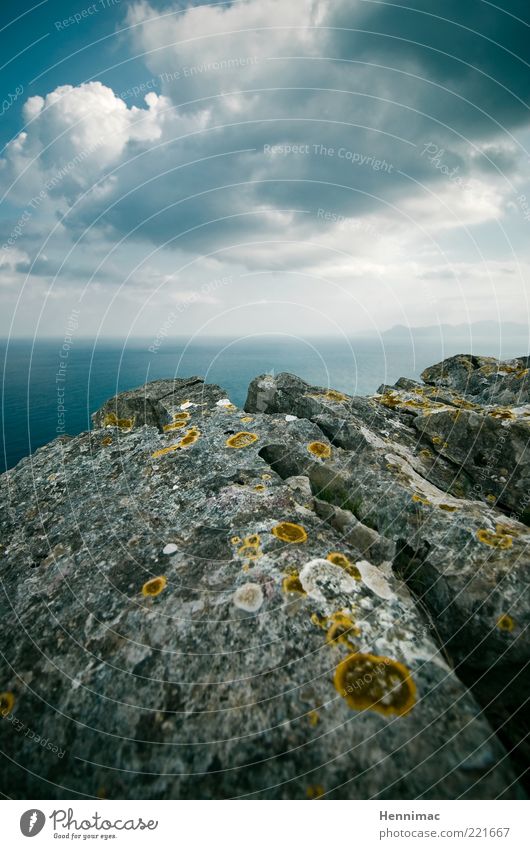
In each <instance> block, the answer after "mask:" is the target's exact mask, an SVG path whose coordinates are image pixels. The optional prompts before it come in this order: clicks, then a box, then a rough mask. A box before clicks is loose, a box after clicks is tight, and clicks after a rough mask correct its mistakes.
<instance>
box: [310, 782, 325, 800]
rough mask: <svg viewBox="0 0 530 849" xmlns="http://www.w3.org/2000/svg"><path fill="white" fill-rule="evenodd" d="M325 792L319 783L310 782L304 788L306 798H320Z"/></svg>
mask: <svg viewBox="0 0 530 849" xmlns="http://www.w3.org/2000/svg"><path fill="white" fill-rule="evenodd" d="M325 792H326V791H325V790H324V788H323V787H322V785H321V784H310V785H309V787H308V788H307V790H306V794H307V798H308V799H320V798H321V796H323V795H324V793H325Z"/></svg>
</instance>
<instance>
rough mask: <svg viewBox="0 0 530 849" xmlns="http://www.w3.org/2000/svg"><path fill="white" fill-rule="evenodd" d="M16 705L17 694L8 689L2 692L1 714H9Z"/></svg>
mask: <svg viewBox="0 0 530 849" xmlns="http://www.w3.org/2000/svg"><path fill="white" fill-rule="evenodd" d="M14 706H15V696H14V694H13V693H12V692H11V691H9V690H6V691H5V692H4V693H0V716H7V714H8V713H11V711H12V710H13V708H14Z"/></svg>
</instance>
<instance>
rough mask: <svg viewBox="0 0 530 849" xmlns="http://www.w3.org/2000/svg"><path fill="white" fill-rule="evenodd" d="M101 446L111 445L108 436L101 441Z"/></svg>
mask: <svg viewBox="0 0 530 849" xmlns="http://www.w3.org/2000/svg"><path fill="white" fill-rule="evenodd" d="M101 444H102V445H112V438H111V437H110V436H106V437H105V439H102V440H101Z"/></svg>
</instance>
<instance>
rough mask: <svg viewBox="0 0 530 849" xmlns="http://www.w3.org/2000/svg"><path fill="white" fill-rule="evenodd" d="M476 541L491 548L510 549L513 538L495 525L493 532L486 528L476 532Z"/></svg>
mask: <svg viewBox="0 0 530 849" xmlns="http://www.w3.org/2000/svg"><path fill="white" fill-rule="evenodd" d="M477 539H478V541H479V542H482V543H484V545H491V546H492V547H493V548H502V549H506V548H511V547H512V543H513V537H512V536H511V535H510V534H508V533H507V532H506V531H505V530H504V529H503V528H502V526H500V525H497V530H496V531H495V532H493V531H489V530H488V529H487V528H480V530H478V531H477Z"/></svg>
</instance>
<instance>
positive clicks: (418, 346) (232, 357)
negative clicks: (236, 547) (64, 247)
mask: <svg viewBox="0 0 530 849" xmlns="http://www.w3.org/2000/svg"><path fill="white" fill-rule="evenodd" d="M62 344H63V341H62V340H42V341H38V342H36V343H33V342H32V341H28V340H21V339H18V340H14V341H10V342H9V343H8V342H6V341H3V342H2V343H0V346H1V347H0V350H1V353H2V362H3V364H4V375H3V387H2V437H3V451H2V458H1V460H2V467H3V469H2V470H4V469H6V468H11V467H12V466H14V465H15V464H16V463H17V462H18V461H19V460H20V459H21V458H22V457H25V456H27V455H28V454H31V453H32V452H33V451H35V449H37V448H39V447H40V446H42V445H45V444H46V443H47V442H49V441H50V440H52V439H54V438H55V437H56V436H57V435H58V432H59V433H60V432H62V431H61V430H60V428H61V427H63V426H64V432H66V433H68V434H71V435H75V434H77V433H80V432H81V431H83V430H88V429H89V428H90V413H92V412H94V411H95V410H97V409H98V407H100V406H101V404H102V403H103V402H104V401H105V400H106V399H107V398H110V397H111V396H112V395H115V394H116V392H121V391H123V390H125V389H131V388H133V387H135V386H140V385H141V384H143V383H145V382H146V381H148V380H154V379H156V378H173V377H189V376H191V375H200V376H202V377H204V378H205V379H206V380H207V381H209V382H212V383H218V384H220V385H221V386H223V387H224V388H225V389H226V391H227V395H228V396H229V397H230V398H231V399H232V401H233V402H234V403H235V404H237V405H238V406H242V405H243V404H244V401H245V397H246V391H247V387H248V384H249V382H250V381H251V380H252V378H253V377H255V376H256V375H258V374H263V373H265V372H267V373H273V374H274V373H275V374H278V373H279V372H281V371H290V372H293V373H295V374H298V375H299V376H300V377H303V378H304V379H306V380H307V381H309V382H310V383H314V384H318V385H320V386H331V387H333V388H335V389H339V390H340V391H342V392H347V393H348V394H357V395H365V394H369V393H371V392H374V391H375V390H376V389H377V387H378V386H379V385H380V384H381V383H394V382H395V381H396V380H397V379H398V377H400V376H401V375H405V376H407V377H419V375H420V372H421V371H422V370H423V369H424V368H425V367H426V366H428V365H432V364H433V363H436V362H439V361H440V360H441V359H443V358H444V357H447V356H451V355H453V354H456V353H463V352H469V351H470V350H471V348H470V344H469V338H467V339H465V338H462V339H455V338H451V339H450V340H447V339H444V340H442V338H441V337H437V335H436V334H432V338H431V335H429V334H427V335H425V334H420V336H419V337H417V338H415V337H410V336H409V335H408V334H407V333H404V334H402V335H401V336H399V334H398V338H390V337H389V338H385V337H382V338H379V339H378V338H375V337H374V338H370V337H359V338H356V339H350V340H346V339H342V340H338V341H337V340H330V339H311V340H305V341H304V340H293V339H292V338H288V337H284V336H281V335H278V336H276V335H267V336H263V337H252V338H251V339H242V340H237V341H227V340H226V339H206V340H205V339H203V340H201V341H200V342H194V343H193V344H190V345H188V344H187V343H186V341H181V342H174V341H172V342H171V344H170V343H169V342H167V341H166V342H165V343H164V345H163V346H162V347H161V348H160V349H159V350H158V352H157V353H153V352H150V351H149V345H150V344H151V342H150V341H144V340H138V339H136V340H131V341H128V342H127V343H126V344H123V343H121V342H109V341H98V342H97V344H95V345H94V343H93V342H89V341H87V340H79V339H75V340H74V341H73V342H72V344H71V347H70V348H69V349H67V351H65V350H62ZM527 349H528V341H527V339H525V338H524V337H523V336H521V337H520V338H514V337H511V338H508V339H505V340H504V341H503V344H502V351H501V350H499V343H498V340H495V339H494V338H491V336H489V335H488V336H485V337H484V338H483V339H480V338H478V339H477V338H476V337H474V338H473V353H475V354H486V355H491V356H500V355H502V356H504V357H513V356H518V355H521V354H524V353H527V352H528V350H527ZM66 353H67V355H66ZM58 388H59V389H60V391H61V393H62V391H63V390H64V395H63V394H60V395H58V392H57V390H58ZM62 399H64V404H63V406H64V408H65V409H64V419H61V418H59V417H58V412H60V411H58V400H62ZM58 428H59V431H58Z"/></svg>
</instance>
